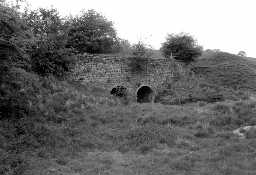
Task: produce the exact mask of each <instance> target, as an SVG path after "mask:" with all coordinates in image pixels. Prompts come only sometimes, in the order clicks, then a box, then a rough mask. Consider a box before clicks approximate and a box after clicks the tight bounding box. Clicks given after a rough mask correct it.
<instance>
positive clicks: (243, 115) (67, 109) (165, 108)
mask: <svg viewBox="0 0 256 175" xmlns="http://www.w3.org/2000/svg"><path fill="white" fill-rule="evenodd" d="M215 68H216V67H215ZM239 70H240V69H239ZM15 76H16V77H20V79H17V80H15V79H14V81H15V82H16V83H17V82H18V83H20V84H23V82H26V84H23V85H24V86H25V87H27V89H26V88H25V89H24V87H22V86H21V89H23V90H22V92H24V91H26V90H31V88H32V85H30V84H36V85H37V87H38V88H39V92H36V94H37V96H36V97H35V98H37V99H35V102H33V103H32V107H31V106H30V107H31V111H32V113H31V114H28V115H27V116H26V117H22V118H12V119H6V118H3V119H1V120H0V153H1V154H0V174H8V175H9V174H27V175H34V174H38V175H40V174H42V175H44V174H54V175H59V174H65V175H80V174H83V175H84V174H86V175H87V174H88V175H94V174H95V175H96V174H97V175H98V174H111V175H112V174H113V175H115V174H116V175H120V174H124V175H130V174H133V175H134V174H135V175H136V174H140V175H147V174H156V175H159V174H163V175H164V174H166V175H167V174H168V175H169V174H175V175H176V174H178V175H181V174H182V175H183V174H184V175H185V174H195V175H198V174H209V175H210V174H232V175H236V174H237V175H238V174H239V175H240V174H251V175H254V174H256V168H255V167H256V161H255V154H256V134H255V133H254V134H252V135H250V136H248V137H247V138H246V139H239V138H237V137H236V136H234V135H233V134H232V133H231V131H232V130H233V129H236V128H238V127H240V126H244V125H255V124H256V118H255V116H256V103H255V102H253V101H248V100H244V101H241V102H229V103H227V102H219V103H216V104H206V105H202V104H201V105H200V106H199V104H194V105H184V106H178V105H172V106H170V105H162V104H153V105H151V104H129V105H122V104H121V103H120V101H119V100H118V99H114V98H113V97H111V96H110V95H109V92H107V91H105V90H103V89H101V88H98V87H92V86H90V85H88V86H86V87H85V86H83V85H80V84H77V83H74V82H60V81H58V80H56V79H41V80H40V78H39V77H37V76H36V75H33V74H30V73H25V72H23V71H18V72H15ZM31 77H33V78H31ZM252 87H253V86H252Z"/></svg>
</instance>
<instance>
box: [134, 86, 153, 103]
mask: <svg viewBox="0 0 256 175" xmlns="http://www.w3.org/2000/svg"><path fill="white" fill-rule="evenodd" d="M153 98H154V91H153V90H152V89H151V88H150V87H148V86H141V87H140V88H139V89H138V91H137V102H138V103H150V102H152V101H153Z"/></svg>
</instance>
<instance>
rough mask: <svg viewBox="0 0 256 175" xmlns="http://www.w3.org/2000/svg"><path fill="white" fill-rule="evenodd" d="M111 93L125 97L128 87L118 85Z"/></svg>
mask: <svg viewBox="0 0 256 175" xmlns="http://www.w3.org/2000/svg"><path fill="white" fill-rule="evenodd" d="M110 94H111V95H114V96H116V97H125V96H127V88H126V87H124V86H116V87H114V88H113V89H112V90H111V91H110Z"/></svg>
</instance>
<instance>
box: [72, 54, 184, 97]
mask: <svg viewBox="0 0 256 175" xmlns="http://www.w3.org/2000/svg"><path fill="white" fill-rule="evenodd" d="M130 59H131V58H129V57H125V58H121V57H116V56H99V55H81V56H80V59H79V60H80V61H79V63H78V64H77V65H76V67H75V69H74V78H75V80H77V81H81V82H82V83H93V84H96V85H99V86H101V87H105V88H107V89H109V91H111V89H112V88H114V87H115V86H124V87H126V88H127V89H128V91H129V92H130V93H131V94H135V93H136V91H137V89H138V88H139V87H140V86H142V85H146V86H149V87H151V88H152V90H153V91H154V92H157V90H158V89H159V88H161V86H162V84H163V82H164V81H166V79H171V78H172V77H174V76H175V74H176V73H177V72H179V71H180V70H179V69H181V67H180V66H179V65H178V64H176V63H175V62H174V61H173V60H172V59H152V58H151V59H147V61H146V62H145V64H144V65H143V66H144V68H143V71H142V72H134V71H131V67H130V66H129V61H131V60H130Z"/></svg>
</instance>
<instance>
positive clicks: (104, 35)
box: [67, 10, 118, 53]
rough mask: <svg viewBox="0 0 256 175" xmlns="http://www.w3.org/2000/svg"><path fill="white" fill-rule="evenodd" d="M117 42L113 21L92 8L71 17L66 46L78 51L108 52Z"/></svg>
mask: <svg viewBox="0 0 256 175" xmlns="http://www.w3.org/2000/svg"><path fill="white" fill-rule="evenodd" d="M116 43H118V39H117V36H116V31H115V29H114V27H113V23H112V22H111V21H108V20H107V19H106V18H105V17H104V16H102V15H101V14H99V13H98V12H96V11H94V10H88V11H87V12H83V13H82V15H81V16H77V17H75V18H72V19H71V22H70V29H69V32H68V43H67V46H68V47H73V48H75V49H76V50H77V51H79V52H80V53H84V52H88V53H110V52H112V51H113V47H115V46H116Z"/></svg>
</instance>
